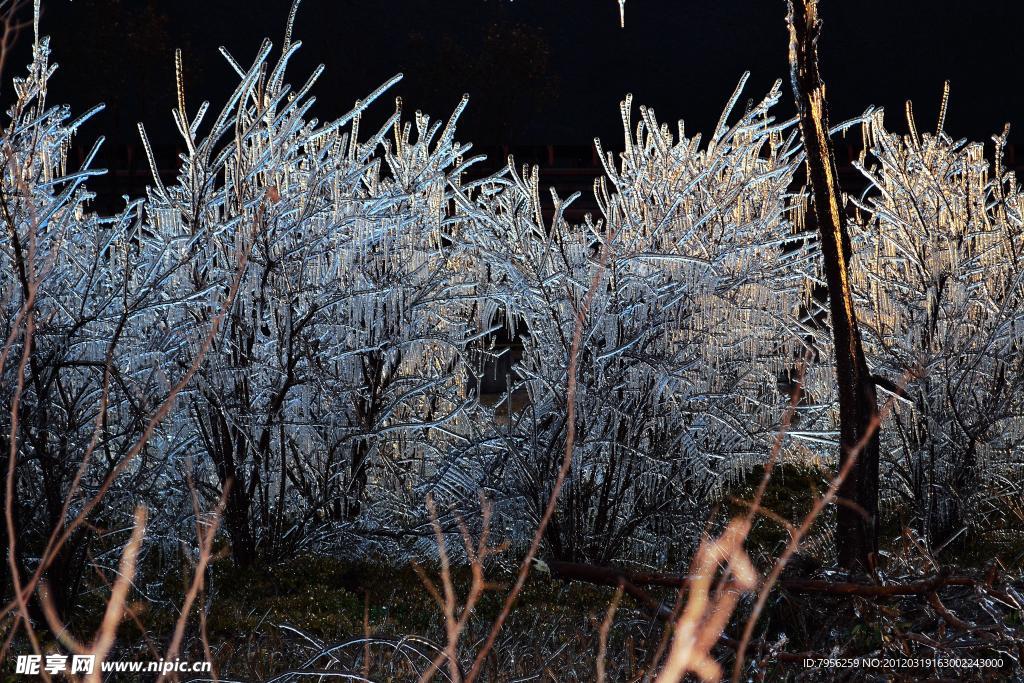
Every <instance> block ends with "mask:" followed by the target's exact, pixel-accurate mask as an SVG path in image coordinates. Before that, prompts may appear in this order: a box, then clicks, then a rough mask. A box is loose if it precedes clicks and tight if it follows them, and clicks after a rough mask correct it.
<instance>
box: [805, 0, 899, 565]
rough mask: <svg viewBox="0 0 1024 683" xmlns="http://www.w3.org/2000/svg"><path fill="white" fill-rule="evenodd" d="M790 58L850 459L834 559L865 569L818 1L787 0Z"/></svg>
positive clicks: (859, 414) (842, 219)
mask: <svg viewBox="0 0 1024 683" xmlns="http://www.w3.org/2000/svg"><path fill="white" fill-rule="evenodd" d="M787 5H788V7H789V22H788V23H789V63H790V75H791V79H792V85H793V95H794V97H795V99H796V105H797V111H798V115H799V119H800V130H801V133H802V134H803V141H804V146H805V148H806V152H807V176H808V180H809V181H810V184H811V189H812V191H813V194H814V214H815V218H816V219H817V223H818V232H819V234H820V243H821V253H822V259H823V261H824V268H825V280H826V283H827V285H828V293H829V311H830V318H831V323H832V334H833V341H834V343H835V367H836V381H837V384H838V391H839V416H840V417H839V420H840V435H841V436H840V438H841V445H840V456H839V457H840V468H842V466H843V465H845V464H846V463H847V462H848V461H849V460H850V459H851V458H852V459H855V460H854V463H853V465H852V468H851V469H850V471H849V475H848V476H847V477H846V479H845V480H844V481H843V483H842V486H841V487H840V489H839V495H840V497H841V498H842V499H843V500H842V504H840V505H839V507H838V511H837V515H836V516H837V524H836V526H837V528H836V531H837V534H836V542H837V545H838V549H839V563H840V565H842V566H843V567H846V568H848V569H854V568H857V567H867V566H870V564H871V560H872V558H871V556H872V555H873V554H874V553H876V552H877V550H878V455H879V454H878V429H877V413H878V402H877V396H876V393H875V385H874V382H873V380H872V378H871V373H870V372H869V371H868V366H867V361H866V360H865V358H864V349H863V347H862V346H861V338H860V331H859V330H858V328H857V317H856V314H855V312H854V308H853V295H852V292H851V291H850V280H849V263H848V262H849V258H850V237H849V233H848V231H847V226H846V215H845V213H844V210H843V206H842V194H841V190H840V188H839V181H838V176H837V173H836V163H835V155H834V153H833V149H832V142H831V139H830V137H829V133H828V131H829V122H828V108H827V100H826V97H825V83H824V82H823V80H822V78H821V72H820V68H819V63H818V45H817V43H818V37H819V35H820V33H821V22H820V18H819V17H818V2H817V0H787Z"/></svg>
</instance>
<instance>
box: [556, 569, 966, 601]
mask: <svg viewBox="0 0 1024 683" xmlns="http://www.w3.org/2000/svg"><path fill="white" fill-rule="evenodd" d="M546 564H547V566H548V568H549V569H550V571H551V576H552V577H553V578H556V579H561V580H563V581H583V582H584V583H593V584H598V585H605V586H617V585H619V583H620V582H625V583H628V584H632V585H634V586H665V587H670V588H686V587H687V586H688V585H689V583H690V581H692V580H693V577H690V576H686V575H684V574H669V573H660V572H650V571H641V572H634V571H627V570H624V569H619V568H617V567H602V566H599V565H593V564H584V563H582V562H562V561H559V560H551V561H548V562H546ZM974 585H977V581H976V580H975V579H972V578H970V577H966V576H950V575H946V574H939V575H937V576H934V577H932V578H930V579H922V580H917V581H911V582H909V583H894V584H889V585H885V586H879V585H876V584H870V583H857V582H853V581H825V580H820V579H783V580H781V581H779V583H778V586H779V587H780V588H782V589H785V590H788V591H791V592H793V593H827V594H831V595H857V596H861V597H894V596H900V595H928V594H930V593H933V592H935V591H936V590H939V589H940V588H944V587H946V586H974ZM627 592H629V590H628V589H627Z"/></svg>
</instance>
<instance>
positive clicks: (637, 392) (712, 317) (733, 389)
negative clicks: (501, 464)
mask: <svg viewBox="0 0 1024 683" xmlns="http://www.w3.org/2000/svg"><path fill="white" fill-rule="evenodd" d="M741 87H742V83H741ZM739 95H740V90H739V89H737V92H736V93H735V95H734V96H733V98H732V99H731V100H730V102H729V105H728V107H727V108H726V110H725V112H724V113H723V115H722V118H721V120H720V121H719V123H718V125H717V126H716V128H715V130H714V131H712V134H711V136H710V137H709V138H707V139H706V141H705V140H702V138H701V136H700V135H696V136H688V135H687V134H686V131H685V129H684V127H683V124H682V123H680V124H679V129H678V132H677V133H675V134H674V133H673V131H672V130H671V129H670V128H669V127H668V126H667V125H665V124H662V123H660V122H658V121H657V119H656V118H655V116H654V113H653V112H652V111H651V110H649V109H646V108H643V107H641V108H640V120H639V121H637V122H636V123H635V125H634V122H633V121H632V118H631V117H632V115H633V112H632V106H631V102H630V100H629V99H627V100H626V102H624V103H623V104H622V118H623V124H624V127H625V133H626V135H625V150H624V152H623V153H622V155H621V162H620V163H616V162H615V160H614V158H613V156H612V155H611V154H604V153H603V152H602V154H601V156H602V160H603V161H604V165H605V173H606V177H605V178H603V179H601V180H600V181H599V182H598V183H597V185H596V187H595V192H596V196H597V200H598V203H599V205H600V208H601V213H602V218H601V219H600V220H593V219H591V218H589V217H588V218H587V220H586V221H585V222H584V223H583V224H582V225H574V224H570V223H569V222H568V221H567V220H566V219H565V217H564V209H565V206H566V204H567V203H568V201H571V198H570V200H568V201H566V202H563V201H561V200H560V199H559V198H558V197H557V195H555V196H554V210H553V215H552V217H551V218H550V219H547V218H546V217H545V212H546V210H547V206H546V205H545V204H544V203H542V201H541V198H540V191H539V177H538V174H537V171H536V169H534V170H533V171H532V172H531V171H530V170H529V169H526V170H525V171H524V172H523V173H522V174H520V173H518V172H517V171H516V170H515V169H514V168H513V167H511V165H510V168H509V172H508V176H507V177H506V178H504V179H503V180H500V181H495V182H494V186H493V187H492V188H490V190H489V191H484V192H483V193H482V195H481V197H480V199H479V200H478V202H477V203H476V205H475V207H474V209H473V210H474V211H475V214H476V218H477V229H476V233H475V238H476V239H477V241H478V244H479V247H478V248H479V254H478V258H480V259H481V260H482V261H483V263H485V264H486V266H487V268H488V269H489V279H488V286H489V289H490V291H489V297H490V299H491V301H492V304H491V306H490V308H489V309H488V310H487V311H486V314H487V317H486V318H485V319H484V320H482V321H481V327H487V326H488V325H489V324H490V323H491V321H492V320H494V319H499V318H500V319H504V320H507V321H511V323H512V324H514V325H516V326H517V328H518V330H519V331H520V334H521V336H522V339H523V346H524V350H523V354H522V359H521V360H520V361H518V362H517V363H515V364H514V366H513V380H512V385H511V386H510V387H509V391H510V392H519V393H525V395H526V396H527V397H528V400H527V401H526V403H527V405H526V406H525V407H523V408H522V409H521V410H519V411H518V413H516V414H515V415H514V416H513V417H512V418H511V420H510V424H509V425H508V426H507V434H506V438H507V441H508V448H509V457H508V460H509V462H508V465H507V472H508V476H509V477H510V483H512V485H513V486H514V487H516V490H517V491H518V493H519V495H521V496H522V497H523V499H524V500H525V502H526V509H527V510H528V511H529V512H530V516H531V517H532V519H533V520H534V522H535V521H536V520H537V519H539V518H540V515H541V512H542V511H543V509H544V507H545V505H546V504H547V496H548V495H549V491H550V488H551V483H552V481H553V480H554V478H555V476H556V474H557V472H558V469H559V466H560V463H561V461H562V452H563V450H564V447H565V446H564V444H565V436H566V432H567V429H568V427H567V425H566V406H567V402H568V401H575V402H576V415H577V416H578V417H577V420H576V424H575V425H574V427H575V429H576V437H575V443H576V447H575V450H574V453H573V463H572V469H571V474H570V478H569V482H568V483H567V485H566V488H565V490H564V491H563V492H562V494H561V498H560V500H559V503H558V512H557V513H556V514H555V517H554V519H553V521H552V524H551V525H550V527H549V530H548V533H547V540H548V542H549V544H550V546H551V549H552V552H553V553H554V554H555V555H558V556H561V557H571V558H577V559H588V560H593V561H607V560H609V559H611V558H612V557H617V556H627V555H633V556H636V557H641V556H642V557H648V558H660V559H664V553H665V552H666V551H667V550H668V549H669V547H670V546H672V545H673V544H672V543H671V542H670V541H669V539H670V538H671V539H673V540H674V541H677V542H681V543H683V544H685V543H686V542H688V541H690V540H692V539H691V538H684V537H682V536H683V535H684V534H682V533H681V530H682V529H684V528H686V525H687V524H688V522H691V521H694V520H695V519H697V518H699V519H703V517H702V516H700V515H699V513H698V515H697V517H693V516H691V515H689V514H688V513H690V512H692V511H694V510H695V509H699V507H700V506H701V504H702V503H706V501H707V500H709V498H710V497H712V496H713V495H715V494H716V493H717V492H719V491H720V490H721V487H722V485H723V482H725V481H727V480H728V479H729V478H730V476H733V475H737V474H739V473H741V472H745V471H747V470H748V469H749V468H750V467H752V466H753V465H754V464H755V463H759V462H761V461H762V458H763V457H764V456H765V455H766V454H767V453H768V451H769V450H770V439H771V436H772V435H774V434H775V433H776V430H777V429H778V428H779V425H780V423H781V418H782V413H783V408H784V406H785V404H786V403H787V400H788V396H784V395H780V393H779V391H778V388H777V384H778V380H779V378H780V377H782V376H786V375H787V373H788V372H789V371H791V370H792V368H793V363H794V360H795V359H797V358H799V357H800V356H801V355H802V343H803V342H802V340H801V338H800V335H799V333H798V330H799V315H800V310H801V301H802V300H803V294H804V281H803V279H802V276H801V271H802V270H803V269H804V268H805V267H806V266H805V265H804V264H805V263H806V261H807V259H808V258H809V253H808V251H807V250H806V249H805V248H804V247H803V242H802V238H801V237H798V236H795V235H794V228H793V224H792V223H791V221H790V210H791V208H792V200H793V196H792V195H791V189H790V186H791V183H792V180H793V172H794V169H795V168H796V166H797V164H798V162H799V159H800V156H799V150H798V148H797V147H796V146H795V145H794V141H795V134H794V133H793V126H794V122H793V121H785V122H778V121H776V120H775V119H774V118H773V117H772V116H771V113H770V108H771V107H772V106H773V105H774V104H775V103H776V102H777V101H778V99H779V95H780V84H776V86H775V87H774V88H773V89H772V90H771V91H770V92H769V93H768V95H767V96H766V98H765V99H764V100H762V101H761V102H760V103H759V104H756V105H754V106H751V107H750V108H749V109H748V110H747V111H745V112H744V113H743V114H742V115H741V116H739V117H738V119H737V120H735V121H733V120H731V119H730V115H731V113H732V108H733V105H734V104H735V102H736V100H737V99H738V97H739ZM597 144H598V146H599V148H600V143H597ZM553 194H554V193H553ZM595 283H596V285H595ZM580 310H583V311H584V315H583V324H584V326H585V327H584V331H583V334H582V340H583V341H582V345H581V348H580V352H579V353H580V356H579V378H578V388H577V391H576V395H575V396H572V397H570V396H567V395H566V386H567V382H566V376H567V374H566V373H567V372H568V367H569V354H570V347H571V340H572V338H573V330H574V327H575V324H576V320H577V314H578V311H580ZM516 509H517V510H518V509H519V508H518V507H517V508H516ZM524 521H526V520H518V522H519V523H522V522H524ZM675 547H679V546H678V545H676V546H675Z"/></svg>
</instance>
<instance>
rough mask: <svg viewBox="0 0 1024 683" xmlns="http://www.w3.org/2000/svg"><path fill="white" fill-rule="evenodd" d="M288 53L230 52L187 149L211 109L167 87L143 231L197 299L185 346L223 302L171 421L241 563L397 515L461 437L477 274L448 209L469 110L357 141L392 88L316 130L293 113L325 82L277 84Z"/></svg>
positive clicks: (183, 326)
mask: <svg viewBox="0 0 1024 683" xmlns="http://www.w3.org/2000/svg"><path fill="white" fill-rule="evenodd" d="M298 47H299V43H290V42H287V41H286V43H285V45H284V48H283V50H282V51H281V56H280V58H279V59H277V60H276V61H271V60H270V57H271V53H272V48H271V45H270V43H269V42H268V43H265V44H264V46H263V48H262V49H261V51H260V53H259V55H258V57H257V58H256V60H255V61H254V63H253V64H252V66H250V67H248V68H242V67H240V66H239V65H238V64H237V63H236V62H235V60H234V59H232V58H231V57H230V55H228V54H227V53H225V56H226V57H227V58H228V60H229V62H231V64H232V65H234V67H235V68H236V70H237V72H238V75H239V78H240V84H239V86H238V87H237V89H236V90H235V92H234V93H233V94H232V96H231V98H230V99H229V100H228V102H227V104H226V105H225V107H224V108H223V110H222V111H221V113H220V114H218V115H217V116H216V117H215V119H214V121H213V123H212V125H210V126H209V127H208V128H205V130H207V131H208V132H206V133H205V134H204V135H202V136H200V135H199V133H198V131H200V130H203V129H204V123H203V119H204V114H205V112H206V110H207V107H206V105H205V104H204V105H203V106H202V107H200V109H199V111H198V113H197V114H196V115H195V116H194V117H192V118H189V117H188V116H187V115H186V103H185V95H184V92H183V91H182V90H181V84H180V83H179V105H178V108H177V110H176V111H175V113H174V118H175V121H176V122H177V124H178V129H179V131H180V133H181V134H182V137H183V141H184V144H185V146H186V149H187V153H186V154H184V155H183V157H182V165H181V168H180V172H179V176H178V180H177V182H176V183H174V184H173V185H171V186H168V187H164V186H163V185H162V184H160V183H159V178H158V177H157V176H155V181H156V187H155V188H153V189H152V191H151V193H150V197H149V201H148V203H147V207H146V208H147V213H148V215H149V217H150V219H151V226H152V231H153V232H154V233H155V234H157V235H160V236H161V237H162V239H164V240H165V241H166V242H167V244H168V245H171V244H175V245H178V248H179V249H181V250H184V251H185V252H187V253H188V254H191V256H190V260H189V264H188V267H187V269H184V270H182V271H181V272H179V273H177V274H176V275H175V278H176V283H177V284H176V286H177V287H178V288H180V289H182V290H184V291H189V292H194V293H195V295H196V296H200V297H203V298H204V299H205V300H208V301H209V305H208V306H206V307H204V308H203V309H202V310H201V312H200V313H199V316H198V318H196V317H195V314H194V313H183V312H182V311H178V312H176V313H175V315H176V316H177V317H178V321H177V322H176V323H174V325H175V326H177V327H178V328H179V329H180V333H181V334H183V335H186V336H188V335H189V332H188V330H189V329H190V328H191V327H195V326H198V327H199V328H205V327H208V326H209V325H210V324H211V322H212V320H213V318H214V317H215V316H216V315H218V307H219V306H222V305H223V304H224V302H228V306H229V307H228V309H227V315H226V316H225V318H224V321H223V325H222V331H221V332H220V334H218V336H217V339H216V340H215V342H214V344H213V347H212V349H211V350H210V352H209V353H208V354H207V356H206V358H205V360H204V363H203V365H202V368H201V370H200V372H199V373H198V375H197V377H196V381H195V382H194V384H193V386H192V387H191V388H190V389H189V391H188V392H186V396H185V397H184V404H185V406H183V409H182V411H180V412H181V415H179V418H180V419H184V420H187V422H188V423H189V425H190V427H189V429H190V430H191V432H192V435H193V436H192V442H193V444H194V446H195V457H196V463H197V464H198V465H199V468H198V470H197V471H196V473H195V474H196V477H197V479H198V480H199V481H201V482H203V484H204V485H205V488H206V490H210V491H214V492H217V491H224V492H226V501H227V502H226V511H225V523H226V527H227V529H228V531H229V533H230V535H231V538H232V547H233V552H234V554H235V557H236V558H237V559H238V560H239V561H241V562H243V563H249V562H252V561H253V560H254V559H255V558H256V556H257V555H266V556H270V557H275V556H281V555H282V554H284V553H288V552H291V551H292V550H294V548H295V547H296V546H297V544H299V543H301V542H302V541H303V539H304V538H306V537H307V536H308V533H309V531H310V529H312V528H315V527H318V526H321V525H322V524H323V523H324V522H328V521H332V520H333V521H335V522H358V523H359V524H360V525H362V526H363V527H364V529H365V528H366V527H369V528H370V530H371V531H372V530H373V529H377V528H380V527H382V526H387V525H388V524H390V523H392V522H395V523H398V524H400V525H401V524H402V523H403V522H405V521H409V520H408V519H405V517H406V516H407V513H408V512H409V511H410V510H415V509H417V508H418V509H420V510H422V505H423V499H424V496H425V493H426V492H425V491H424V490H423V489H422V488H420V484H421V483H422V482H424V481H427V480H429V479H430V477H432V476H433V475H435V474H436V473H437V471H438V468H439V467H441V466H442V465H443V463H445V462H447V461H448V460H449V458H451V457H452V454H454V453H457V452H458V450H459V449H460V447H461V446H462V445H463V444H464V442H465V440H466V439H465V437H464V436H462V435H461V434H460V433H458V432H459V429H461V428H462V427H461V425H460V426H459V428H458V429H456V428H455V427H454V426H453V425H454V424H455V423H456V422H458V419H459V416H460V415H461V413H462V412H463V409H464V408H465V406H466V404H467V403H468V400H467V398H466V396H465V395H464V381H463V372H462V352H463V348H464V346H465V344H466V341H467V340H468V339H469V338H470V337H471V336H472V333H471V331H470V328H469V326H468V322H469V319H470V308H471V305H472V304H471V297H470V293H471V289H472V287H471V283H472V278H473V275H474V274H473V273H472V272H470V271H469V270H467V269H465V268H464V267H462V266H461V265H460V262H461V261H466V259H465V258H464V255H463V254H462V253H461V250H460V246H459V244H460V242H459V239H457V238H456V233H457V232H458V231H459V230H460V220H459V218H458V216H456V215H454V214H453V213H452V209H451V202H450V201H449V197H450V192H451V191H450V190H449V186H451V185H454V184H457V183H458V178H459V175H460V173H461V172H462V170H463V169H464V167H465V166H466V165H467V164H466V163H463V161H462V156H463V155H464V153H465V152H466V151H467V150H468V147H467V146H462V145H459V144H458V143H456V142H455V141H454V137H453V136H454V132H455V129H454V126H455V121H456V119H457V117H458V114H459V113H460V112H461V110H462V108H463V106H464V104H465V102H463V103H462V104H461V105H460V106H459V107H458V109H457V110H456V112H455V114H454V115H453V116H452V117H451V119H450V120H449V121H448V122H447V124H443V123H442V122H431V121H430V120H429V119H428V118H427V117H426V116H424V115H422V114H420V113H419V112H417V113H416V117H415V129H413V124H410V123H405V122H403V121H402V119H401V107H400V106H399V107H398V108H397V109H396V111H395V113H394V114H393V115H392V116H391V117H390V118H389V119H388V120H387V121H386V122H385V123H384V125H383V126H382V127H381V128H380V129H379V130H377V131H375V132H374V133H373V134H372V135H370V136H369V137H368V138H367V139H365V140H361V139H360V137H359V132H360V131H359V128H360V121H361V118H362V114H363V111H364V110H365V108H366V107H367V106H369V105H370V104H371V103H372V102H373V101H374V100H375V99H376V98H377V97H378V96H379V95H380V94H381V93H382V92H383V91H384V90H385V89H386V87H387V86H389V85H391V83H393V82H394V80H397V79H393V80H392V81H391V82H389V83H388V84H385V86H382V87H381V88H380V89H379V90H378V91H376V92H374V93H372V94H371V95H370V96H369V97H368V98H366V99H365V100H362V101H361V102H359V103H357V105H356V107H355V109H353V110H352V111H351V112H349V113H348V114H346V115H345V116H342V117H341V118H339V119H336V120H333V121H328V122H323V123H322V122H319V121H317V120H315V119H311V118H309V116H308V111H309V109H310V107H311V106H312V104H313V98H312V97H310V95H309V93H310V90H311V88H312V86H313V85H314V83H315V81H316V79H317V76H318V75H319V73H320V70H319V69H318V70H317V71H316V72H315V73H314V74H313V75H312V77H310V78H309V79H308V81H307V82H306V83H305V84H304V85H302V86H301V87H300V88H298V89H297V90H293V89H292V88H291V87H290V86H289V85H288V84H287V83H286V81H285V70H286V67H287V64H288V61H289V59H290V58H291V56H292V55H293V54H294V53H295V51H296V50H297V49H298ZM231 292H235V293H234V295H233V298H232V299H231V300H230V301H228V294H229V293H231ZM191 338H192V340H193V342H194V343H199V341H201V337H199V336H196V335H191ZM207 463H208V464H209V465H210V467H209V468H205V467H204V465H205V464H207ZM463 483H464V484H465V486H464V487H463V488H467V489H470V490H471V495H474V494H475V490H476V488H477V487H478V485H479V483H478V482H472V481H469V482H463ZM414 518H415V515H413V518H410V519H414ZM420 521H422V520H420ZM385 530H387V529H385Z"/></svg>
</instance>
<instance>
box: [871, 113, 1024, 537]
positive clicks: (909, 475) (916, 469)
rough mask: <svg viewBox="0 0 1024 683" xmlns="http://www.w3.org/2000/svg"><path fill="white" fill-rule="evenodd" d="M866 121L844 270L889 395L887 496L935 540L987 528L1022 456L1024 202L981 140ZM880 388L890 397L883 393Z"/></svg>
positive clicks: (1000, 140) (998, 155) (999, 151)
mask: <svg viewBox="0 0 1024 683" xmlns="http://www.w3.org/2000/svg"><path fill="white" fill-rule="evenodd" d="M910 126H911V133H910V134H909V135H898V134H895V133H892V132H890V131H888V130H887V129H886V128H885V126H884V123H883V119H882V113H881V112H877V113H876V114H874V115H873V116H872V117H871V118H870V119H869V120H868V121H867V122H866V124H865V126H864V128H865V140H866V145H865V146H866V148H867V157H866V159H865V160H864V162H863V163H862V164H861V165H860V167H861V168H862V170H863V172H864V174H865V176H866V177H867V178H868V179H869V180H870V183H871V186H870V187H869V189H868V190H867V192H866V194H865V196H864V197H862V198H861V199H860V200H859V201H857V205H858V207H860V209H861V210H862V213H861V220H860V221H858V223H857V224H856V226H855V231H854V236H853V261H852V267H851V273H852V276H853V279H854V281H853V284H854V287H855V288H856V291H857V294H858V298H857V304H858V311H857V313H858V316H859V317H860V320H861V321H862V323H861V324H862V330H863V333H864V341H865V351H866V353H867V354H868V360H869V363H870V364H871V366H872V369H873V372H874V373H875V374H876V375H877V376H878V384H879V386H880V387H881V388H882V389H884V390H886V391H887V393H888V394H890V395H892V394H895V396H896V398H895V400H894V401H893V411H892V415H891V417H890V418H889V420H888V421H887V422H886V424H885V426H884V427H883V430H882V435H883V439H884V441H883V444H884V448H883V452H884V453H886V454H888V455H887V458H886V459H885V462H884V466H885V467H887V468H888V470H889V474H890V476H886V477H883V481H885V482H887V483H888V484H889V486H890V498H892V496H893V495H895V496H896V498H895V499H894V500H893V501H892V502H893V503H894V504H895V505H898V507H899V509H901V510H912V511H913V512H914V517H915V519H914V520H913V521H914V524H915V526H916V527H917V528H918V529H920V530H921V531H923V532H924V533H925V534H926V535H927V537H928V538H929V539H930V541H931V542H932V543H933V544H934V546H935V547H939V546H941V545H942V544H943V543H944V542H945V541H946V540H949V539H950V538H951V537H952V536H953V535H954V534H958V533H959V532H960V531H961V530H962V529H963V528H964V527H967V526H971V525H974V526H976V527H979V528H981V527H985V526H986V525H987V524H989V523H990V521H993V520H988V519H987V517H986V516H985V515H979V514H978V513H980V512H984V511H985V510H986V509H988V508H987V503H986V502H985V501H986V500H987V499H989V498H991V496H993V495H994V493H995V491H997V490H998V489H1000V488H1002V487H1003V483H1010V482H1016V481H1019V479H1020V476H1021V474H1022V472H1021V465H1022V452H1024V417H1022V415H1024V279H1022V277H1024V275H1022V272H1024V271H1022V268H1024V217H1022V213H1021V210H1022V208H1024V198H1022V195H1021V190H1020V187H1019V186H1018V184H1017V180H1016V177H1015V176H1014V174H1013V173H1012V172H1007V171H1006V170H1005V168H1003V167H1002V165H1001V163H1002V155H1003V147H1004V145H1005V134H1004V135H1003V136H997V137H996V138H994V140H995V142H996V146H995V159H996V162H995V167H994V169H993V167H992V165H991V164H990V163H989V162H988V161H987V160H986V158H985V155H984V147H983V145H982V144H980V143H966V142H964V141H954V140H953V139H952V138H950V137H949V135H948V134H947V133H946V132H945V131H944V130H942V126H941V124H940V126H939V129H938V132H937V133H936V134H932V133H925V134H918V132H917V131H916V129H915V128H914V125H913V121H912V120H911V121H910ZM883 393H886V392H883Z"/></svg>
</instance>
